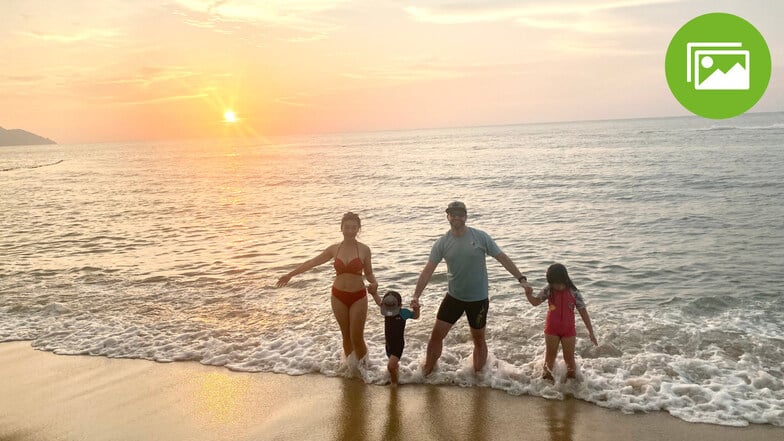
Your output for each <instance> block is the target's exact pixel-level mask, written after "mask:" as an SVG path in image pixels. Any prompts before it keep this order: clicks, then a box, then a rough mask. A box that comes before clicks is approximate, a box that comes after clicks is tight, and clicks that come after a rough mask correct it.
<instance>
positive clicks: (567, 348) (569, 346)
mask: <svg viewBox="0 0 784 441" xmlns="http://www.w3.org/2000/svg"><path fill="white" fill-rule="evenodd" d="M576 344H577V338H576V337H564V338H562V339H561V350H562V351H563V358H564V363H566V378H577V377H576V373H577V364H576V363H575V361H574V347H575V345H576Z"/></svg>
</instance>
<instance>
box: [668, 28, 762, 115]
mask: <svg viewBox="0 0 784 441" xmlns="http://www.w3.org/2000/svg"><path fill="white" fill-rule="evenodd" d="M770 65H771V63H770V51H769V50H768V45H767V44H766V43H765V39H764V38H763V37H762V34H760V33H759V31H758V30H757V29H756V28H755V27H754V26H752V25H751V23H749V22H747V21H746V20H744V19H742V18H740V17H738V16H736V15H732V14H725V13H719V12H716V13H712V14H705V15H701V16H699V17H697V18H694V19H692V20H691V21H689V22H688V23H686V24H685V25H683V27H681V28H680V30H678V32H677V33H676V34H675V36H674V37H672V41H670V46H669V47H668V48H667V56H666V58H665V61H664V70H665V72H666V75H667V84H668V85H669V86H670V90H671V91H672V94H673V95H675V98H676V99H677V100H678V102H680V103H681V104H682V105H683V107H685V108H686V109H688V110H689V111H690V112H692V113H695V114H697V115H700V116H703V117H705V118H713V119H723V118H732V117H733V116H737V115H740V114H741V113H743V112H745V111H747V110H749V109H751V108H752V106H754V104H756V103H757V101H759V99H760V98H762V95H763V94H764V93H765V89H767V87H768V82H769V81H770Z"/></svg>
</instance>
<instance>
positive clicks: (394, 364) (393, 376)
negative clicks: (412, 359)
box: [387, 355, 400, 386]
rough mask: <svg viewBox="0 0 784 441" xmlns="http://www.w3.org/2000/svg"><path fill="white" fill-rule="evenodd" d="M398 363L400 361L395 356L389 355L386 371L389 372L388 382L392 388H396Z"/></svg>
mask: <svg viewBox="0 0 784 441" xmlns="http://www.w3.org/2000/svg"><path fill="white" fill-rule="evenodd" d="M398 361H400V360H399V359H398V358H397V356H395V355H390V356H389V362H388V363H387V370H388V371H389V380H390V381H391V382H392V385H393V386H397V374H398Z"/></svg>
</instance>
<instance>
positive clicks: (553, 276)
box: [547, 263, 577, 290]
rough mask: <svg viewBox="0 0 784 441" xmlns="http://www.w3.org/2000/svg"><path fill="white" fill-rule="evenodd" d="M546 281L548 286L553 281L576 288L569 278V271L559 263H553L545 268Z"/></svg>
mask: <svg viewBox="0 0 784 441" xmlns="http://www.w3.org/2000/svg"><path fill="white" fill-rule="evenodd" d="M547 283H548V284H549V285H550V286H552V285H553V284H554V283H563V284H564V285H566V286H567V287H569V288H572V289H574V290H577V287H576V286H575V285H574V282H572V279H571V278H569V272H568V271H566V267H565V266H563V265H562V264H560V263H554V264H552V265H550V267H549V268H547Z"/></svg>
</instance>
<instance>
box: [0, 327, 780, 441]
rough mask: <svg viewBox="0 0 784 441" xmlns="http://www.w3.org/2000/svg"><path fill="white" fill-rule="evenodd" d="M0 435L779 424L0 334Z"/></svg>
mask: <svg viewBox="0 0 784 441" xmlns="http://www.w3.org/2000/svg"><path fill="white" fill-rule="evenodd" d="M0 390H1V391H3V393H2V394H0V439H2V440H14V441H16V440H49V439H64V440H70V439H79V440H107V439H111V440H148V439H171V440H177V439H187V440H219V439H225V440H259V439H276V440H301V439H339V440H342V439H406V440H408V439H417V440H418V439H422V440H426V439H471V440H495V439H523V438H524V439H535V440H536V439H544V440H550V441H567V440H572V439H580V440H597V441H598V440H613V439H617V440H628V439H635V440H641V441H646V440H651V441H653V440H661V439H667V440H670V441H674V440H694V439H710V440H711V441H724V440H726V441H735V440H736V439H743V440H749V441H758V440H759V441H772V440H778V439H782V437H784V428H781V427H777V426H772V425H754V424H752V425H749V426H746V427H730V426H719V425H711V424H704V423H688V422H685V421H682V420H680V419H677V418H675V417H673V416H671V415H669V414H667V413H666V412H656V413H647V414H631V415H629V414H624V413H622V412H620V411H616V410H609V409H604V408H602V407H599V406H597V405H594V404H590V403H586V402H583V401H580V400H576V399H565V400H563V401H559V400H547V399H544V398H539V397H531V396H513V395H509V394H507V393H505V392H503V391H498V390H493V389H487V388H461V387H454V386H434V385H422V384H416V385H402V386H400V387H398V388H393V387H389V386H376V385H366V384H365V383H363V382H362V381H361V380H358V379H345V378H339V377H326V376H323V375H318V374H307V375H301V376H289V375H283V374H273V373H245V372H235V371H230V370H229V369H226V368H223V367H217V366H206V365H202V364H199V363H197V362H174V363H159V362H154V361H148V360H139V359H113V358H106V357H97V356H85V355H55V354H53V353H50V352H44V351H39V350H36V349H34V348H32V347H31V346H30V342H29V341H17V342H7V343H2V344H0Z"/></svg>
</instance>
